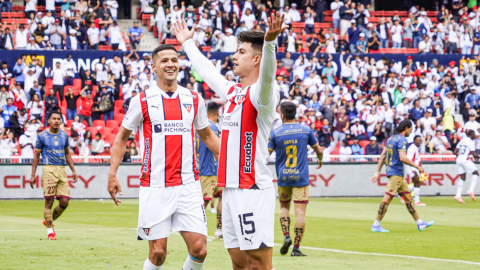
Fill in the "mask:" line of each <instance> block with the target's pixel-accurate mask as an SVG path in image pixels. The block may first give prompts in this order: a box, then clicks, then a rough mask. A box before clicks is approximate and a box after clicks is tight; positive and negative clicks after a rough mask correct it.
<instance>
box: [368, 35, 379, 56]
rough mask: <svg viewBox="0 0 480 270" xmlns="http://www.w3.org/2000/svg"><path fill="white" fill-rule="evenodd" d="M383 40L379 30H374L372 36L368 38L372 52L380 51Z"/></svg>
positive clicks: (369, 48)
mask: <svg viewBox="0 0 480 270" xmlns="http://www.w3.org/2000/svg"><path fill="white" fill-rule="evenodd" d="M381 44H382V43H381V42H380V40H379V39H378V36H377V32H372V37H371V38H369V39H368V50H369V51H370V52H372V51H378V49H379V48H380V46H381Z"/></svg>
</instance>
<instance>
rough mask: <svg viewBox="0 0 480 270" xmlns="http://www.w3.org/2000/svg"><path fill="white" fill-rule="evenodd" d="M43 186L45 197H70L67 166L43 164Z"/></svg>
mask: <svg viewBox="0 0 480 270" xmlns="http://www.w3.org/2000/svg"><path fill="white" fill-rule="evenodd" d="M42 186H43V191H44V196H45V198H53V197H55V196H57V199H58V198H61V197H66V198H70V186H69V184H68V179H67V170H65V166H52V165H45V166H43V174H42Z"/></svg>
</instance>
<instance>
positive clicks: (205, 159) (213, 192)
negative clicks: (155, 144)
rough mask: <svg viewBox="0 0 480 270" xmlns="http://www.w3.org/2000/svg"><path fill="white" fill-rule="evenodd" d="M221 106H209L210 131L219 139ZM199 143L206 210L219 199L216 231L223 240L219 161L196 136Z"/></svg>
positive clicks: (201, 178) (217, 235)
mask: <svg viewBox="0 0 480 270" xmlns="http://www.w3.org/2000/svg"><path fill="white" fill-rule="evenodd" d="M219 109H220V106H219V105H218V104H217V103H215V102H210V103H208V105H207V115H208V122H209V124H210V129H211V130H212V131H213V133H215V135H216V136H217V137H220V132H219V130H218V127H217V126H216V125H215V123H216V122H217V120H218V111H219ZM196 141H197V159H198V164H199V166H200V168H199V169H200V173H199V174H198V175H199V176H200V182H201V183H202V193H203V201H204V208H205V209H207V205H208V203H209V202H211V201H212V200H214V199H215V197H218V198H219V200H218V204H217V229H216V230H215V238H217V239H220V238H223V233H222V188H221V187H217V159H218V157H215V155H214V154H213V153H212V151H210V149H208V147H207V146H206V145H205V144H204V143H203V142H202V140H200V137H199V136H198V134H196Z"/></svg>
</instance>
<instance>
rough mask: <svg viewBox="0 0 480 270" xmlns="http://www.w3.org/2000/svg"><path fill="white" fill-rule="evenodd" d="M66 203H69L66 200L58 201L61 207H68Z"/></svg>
mask: <svg viewBox="0 0 480 270" xmlns="http://www.w3.org/2000/svg"><path fill="white" fill-rule="evenodd" d="M68 203H69V201H68V200H61V201H60V206H61V207H62V208H63V209H66V208H67V207H68Z"/></svg>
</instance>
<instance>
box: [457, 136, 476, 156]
mask: <svg viewBox="0 0 480 270" xmlns="http://www.w3.org/2000/svg"><path fill="white" fill-rule="evenodd" d="M457 149H458V156H457V161H467V160H470V154H471V153H472V152H474V151H475V142H474V141H473V140H472V139H470V138H469V137H467V136H465V137H463V139H462V140H461V141H460V142H459V143H458V144H457Z"/></svg>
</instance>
